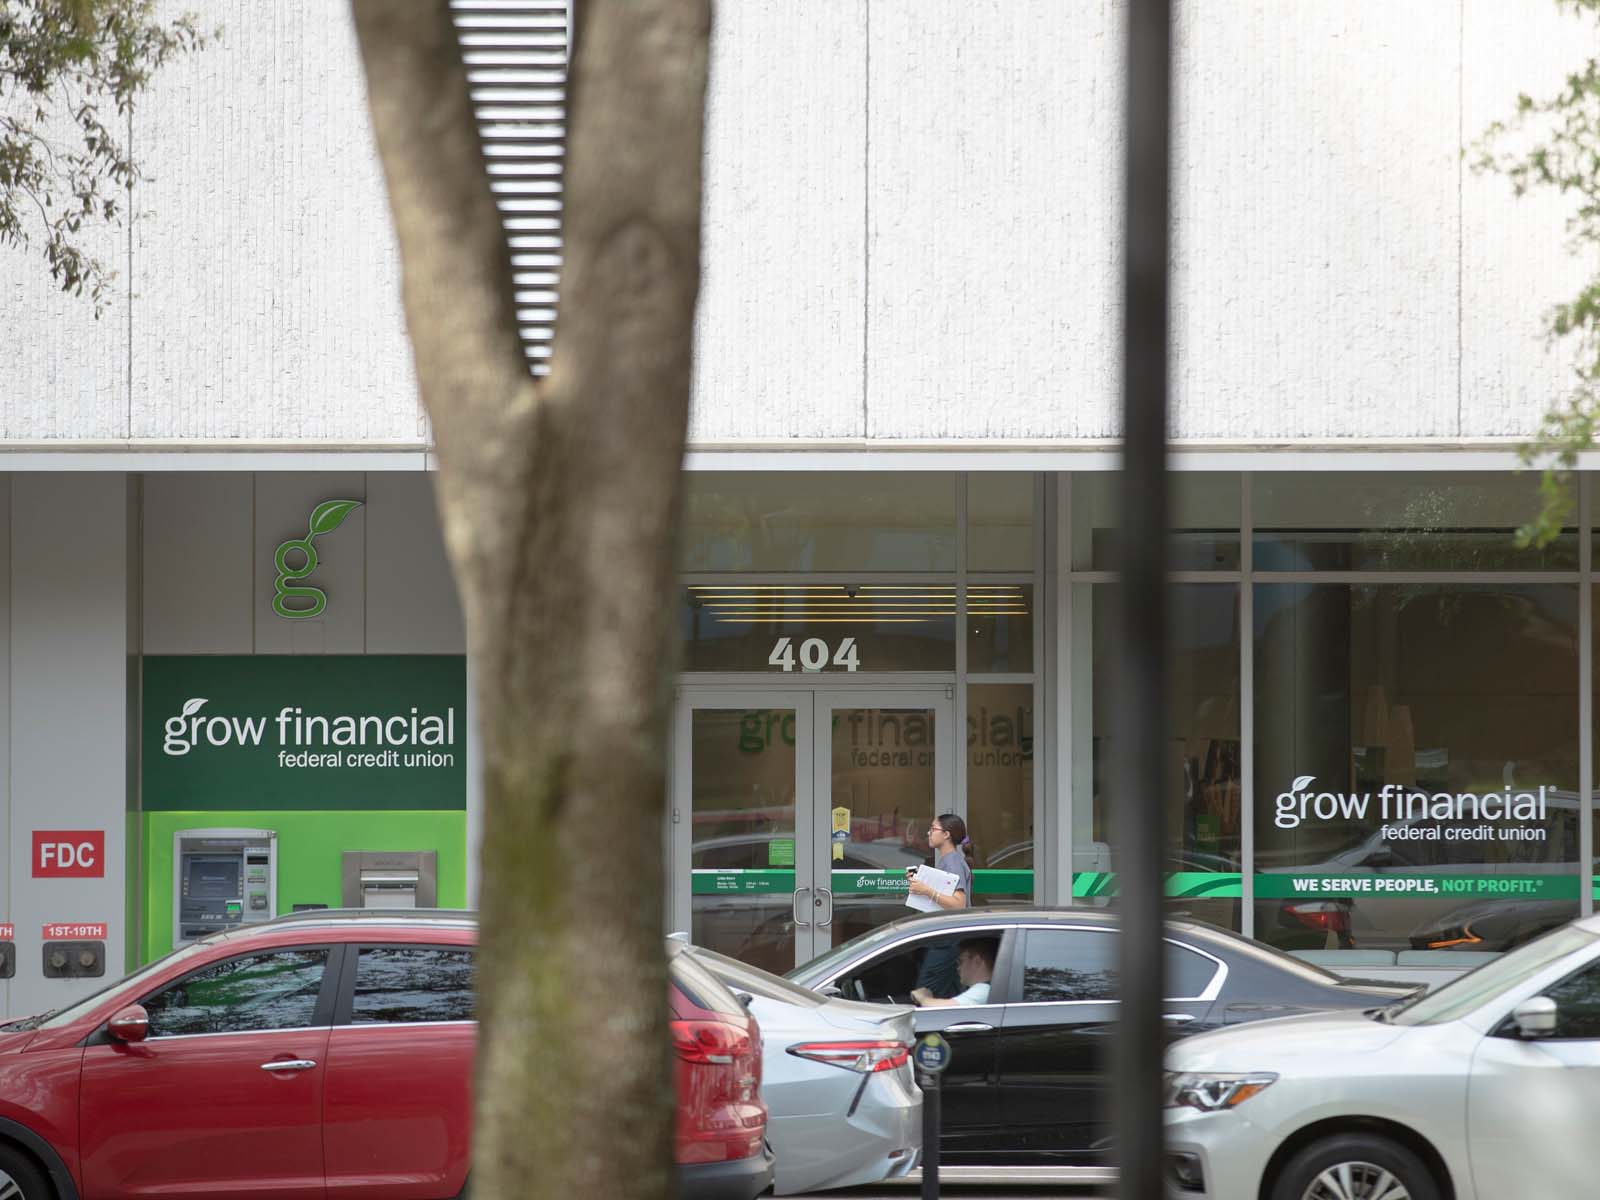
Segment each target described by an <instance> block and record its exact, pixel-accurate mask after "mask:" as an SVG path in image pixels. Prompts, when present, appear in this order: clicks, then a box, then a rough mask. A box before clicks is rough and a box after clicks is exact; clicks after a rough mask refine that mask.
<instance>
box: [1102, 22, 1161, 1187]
mask: <svg viewBox="0 0 1600 1200" xmlns="http://www.w3.org/2000/svg"><path fill="white" fill-rule="evenodd" d="M1171 20H1172V13H1171V3H1170V0H1132V2H1131V4H1130V6H1129V10H1128V70H1127V76H1128V84H1127V88H1128V90H1127V122H1128V124H1127V135H1128V159H1127V172H1126V194H1125V199H1124V203H1125V223H1124V228H1123V243H1124V244H1123V255H1124V260H1125V275H1124V284H1123V286H1124V293H1123V375H1122V379H1123V439H1124V442H1123V459H1122V477H1121V481H1120V482H1121V485H1122V487H1121V493H1122V509H1121V512H1122V546H1123V555H1122V577H1123V582H1122V605H1121V608H1122V621H1121V636H1120V637H1119V639H1118V642H1119V646H1118V654H1117V657H1118V660H1119V664H1118V670H1117V671H1116V673H1115V674H1116V678H1117V679H1118V680H1119V681H1120V687H1119V689H1118V705H1117V709H1116V727H1115V737H1116V742H1117V745H1118V746H1120V747H1121V754H1120V755H1119V756H1118V762H1117V764H1116V774H1115V776H1114V778H1115V779H1116V781H1117V787H1116V788H1115V790H1114V792H1113V793H1112V795H1113V804H1114V817H1113V820H1114V821H1115V822H1116V827H1117V837H1116V840H1115V842H1114V843H1113V846H1114V853H1115V854H1116V856H1117V858H1118V859H1120V861H1118V862H1117V865H1116V870H1117V875H1118V889H1117V891H1118V906H1119V908H1120V909H1121V916H1122V933H1123V936H1122V938H1121V939H1120V940H1121V943H1122V949H1121V957H1122V963H1121V967H1122V977H1121V997H1122V1004H1121V1010H1120V1011H1121V1018H1120V1021H1119V1025H1118V1030H1117V1072H1116V1114H1115V1115H1116V1122H1115V1131H1116V1158H1117V1163H1118V1168H1119V1171H1120V1189H1119V1190H1120V1194H1121V1195H1122V1196H1123V1197H1125V1198H1126V1200H1160V1197H1161V1195H1162V1190H1163V1189H1162V1171H1163V1165H1164V1154H1163V1150H1162V1128H1161V1057H1162V1050H1163V1047H1164V1045H1165V1040H1166V1039H1165V1030H1164V1028H1163V1026H1164V1022H1163V1020H1162V997H1163V996H1164V995H1165V994H1166V988H1165V987H1164V986H1163V979H1162V975H1163V962H1162V959H1163V955H1162V951H1161V947H1162V940H1161V939H1162V920H1161V906H1162V894H1161V893H1162V878H1161V875H1162V872H1161V866H1162V846H1163V844H1164V841H1165V837H1164V831H1163V829H1162V817H1163V809H1162V799H1161V791H1162V784H1163V778H1162V777H1163V768H1164V767H1165V764H1166V755H1167V753H1168V747H1167V744H1166V702H1167V690H1166V630H1167V617H1166V591H1165V588H1166V578H1165V576H1166V539H1167V519H1166V518H1167V474H1166V440H1167V222H1168V199H1167V192H1168V163H1167V155H1168V144H1169V121H1170V114H1169V102H1170V91H1171V82H1170V77H1169V73H1170V63H1171V36H1172V34H1171Z"/></svg>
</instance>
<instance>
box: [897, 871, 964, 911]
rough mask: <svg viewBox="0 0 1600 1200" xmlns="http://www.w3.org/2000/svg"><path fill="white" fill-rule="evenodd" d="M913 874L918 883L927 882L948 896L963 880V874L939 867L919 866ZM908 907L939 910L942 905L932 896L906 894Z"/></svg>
mask: <svg viewBox="0 0 1600 1200" xmlns="http://www.w3.org/2000/svg"><path fill="white" fill-rule="evenodd" d="M916 872H917V873H916V875H915V876H913V878H914V879H916V880H917V882H918V883H925V884H927V885H928V886H929V887H931V888H932V889H933V890H934V891H935V892H937V893H938V894H939V895H941V896H948V895H950V894H951V893H952V892H954V891H955V890H956V884H957V883H959V882H961V876H959V875H956V874H953V873H952V872H950V871H941V870H939V868H938V867H918V868H917V869H916ZM906 907H907V908H914V909H916V910H917V911H918V912H939V911H941V905H940V904H939V902H938V901H937V900H935V899H934V898H933V897H932V896H916V895H912V894H910V893H907V895H906Z"/></svg>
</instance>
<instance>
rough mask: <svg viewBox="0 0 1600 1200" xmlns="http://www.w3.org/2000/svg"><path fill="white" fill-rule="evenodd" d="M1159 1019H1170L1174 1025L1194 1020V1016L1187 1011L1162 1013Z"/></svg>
mask: <svg viewBox="0 0 1600 1200" xmlns="http://www.w3.org/2000/svg"><path fill="white" fill-rule="evenodd" d="M1161 1019H1162V1020H1163V1021H1171V1022H1172V1023H1173V1024H1174V1025H1182V1024H1184V1023H1185V1022H1188V1021H1192V1020H1194V1017H1192V1016H1191V1015H1190V1014H1188V1013H1162V1014H1161Z"/></svg>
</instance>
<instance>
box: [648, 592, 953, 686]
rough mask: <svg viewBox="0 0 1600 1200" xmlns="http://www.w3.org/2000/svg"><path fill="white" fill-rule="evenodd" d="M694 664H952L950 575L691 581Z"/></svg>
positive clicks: (810, 669) (844, 670)
mask: <svg viewBox="0 0 1600 1200" xmlns="http://www.w3.org/2000/svg"><path fill="white" fill-rule="evenodd" d="M679 622H680V627H681V630H682V635H683V646H684V654H683V669H684V670H685V671H760V672H766V673H770V674H777V675H784V674H795V673H802V674H803V673H815V672H831V673H836V674H840V675H850V674H854V673H857V672H862V671H953V670H955V665H956V652H955V638H956V589H955V587H954V585H951V584H867V583H864V584H853V583H852V584H824V583H817V584H783V585H770V586H769V585H763V584H690V585H689V586H688V587H686V588H684V589H683V592H682V601H681V606H680V610H679Z"/></svg>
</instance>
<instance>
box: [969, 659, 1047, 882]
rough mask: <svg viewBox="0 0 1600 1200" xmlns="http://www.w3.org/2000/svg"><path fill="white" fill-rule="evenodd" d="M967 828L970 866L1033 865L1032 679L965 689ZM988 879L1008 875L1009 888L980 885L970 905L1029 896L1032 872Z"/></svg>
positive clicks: (1019, 867) (1011, 868)
mask: <svg viewBox="0 0 1600 1200" xmlns="http://www.w3.org/2000/svg"><path fill="white" fill-rule="evenodd" d="M967 830H968V834H969V836H970V837H971V838H972V850H973V856H974V862H973V866H974V868H975V869H978V870H989V871H1028V872H1031V871H1032V870H1033V685H1032V684H1027V683H982V684H978V683H975V684H971V685H969V686H968V688H967ZM985 878H986V877H985V876H982V875H979V876H977V877H976V878H975V879H974V884H975V885H977V884H981V883H982V882H983V881H984V880H985ZM989 878H998V879H1005V880H1007V881H1008V882H1007V884H1005V885H1004V887H1007V888H1011V889H1012V890H1004V888H1003V889H1002V890H1001V891H997V892H991V891H989V890H987V889H984V890H980V891H979V892H978V894H977V895H976V896H974V897H973V903H974V904H994V903H1006V902H1010V903H1015V902H1017V901H1019V900H1020V901H1029V900H1032V899H1033V885H1032V878H1031V875H1030V876H1029V877H1027V878H1026V881H1024V877H1022V876H998V877H989Z"/></svg>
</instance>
